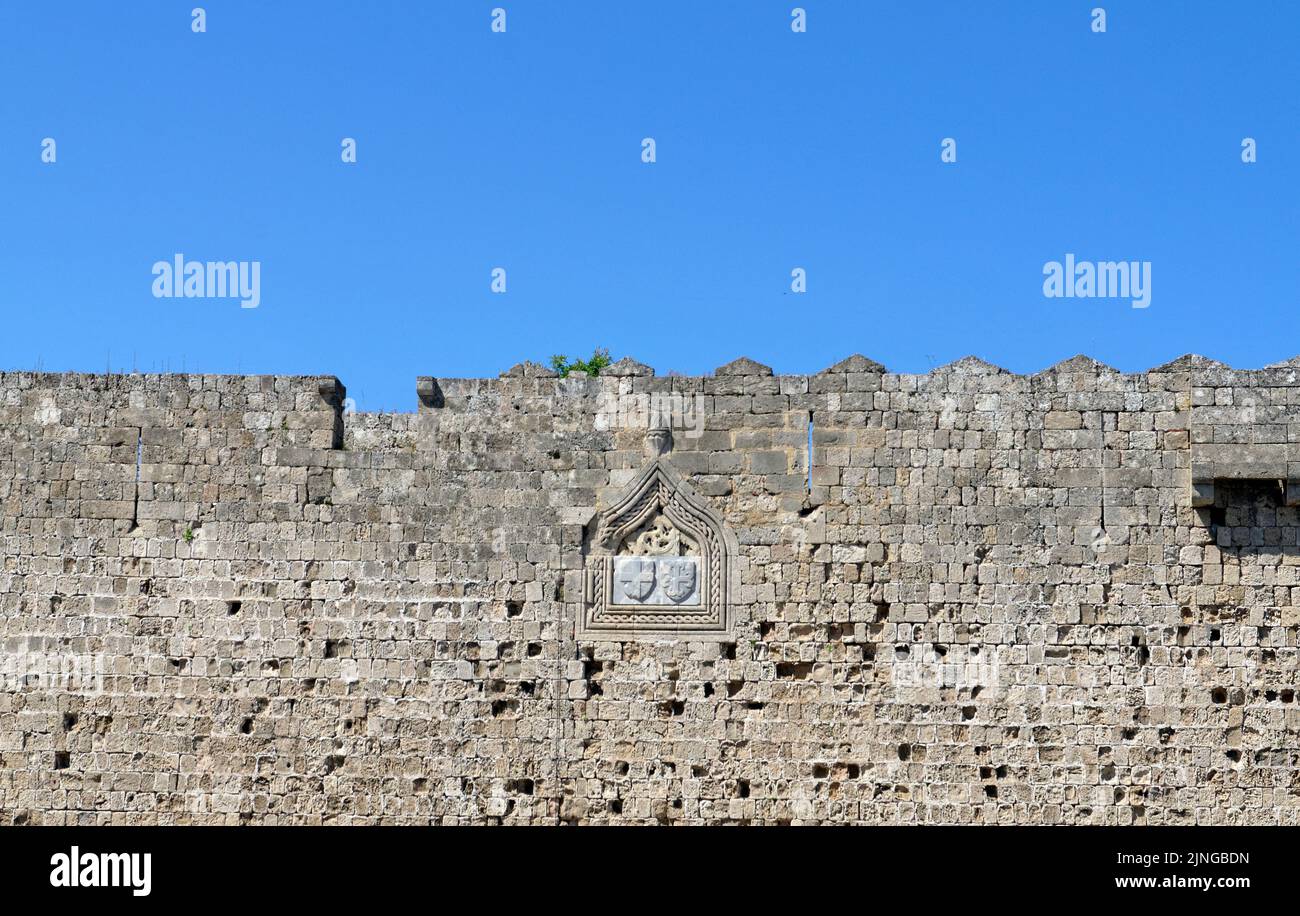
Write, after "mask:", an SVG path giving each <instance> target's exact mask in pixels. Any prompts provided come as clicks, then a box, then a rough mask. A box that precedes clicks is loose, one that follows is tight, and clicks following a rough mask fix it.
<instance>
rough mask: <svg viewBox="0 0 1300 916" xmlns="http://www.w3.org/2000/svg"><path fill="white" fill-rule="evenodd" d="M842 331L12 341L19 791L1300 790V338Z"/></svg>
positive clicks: (831, 813) (975, 807)
mask: <svg viewBox="0 0 1300 916" xmlns="http://www.w3.org/2000/svg"><path fill="white" fill-rule="evenodd" d="M1175 362H1176V363H1177V362H1179V361H1175ZM845 364H847V368H846V369H845V370H843V371H835V372H823V373H818V374H817V375H813V376H807V377H804V376H782V377H779V378H777V377H772V376H771V375H770V370H767V371H766V372H763V371H757V370H755V369H753V368H752V366H750V367H748V368H746V369H745V371H741V372H729V373H720V374H721V375H722V377H720V378H703V379H699V378H681V377H665V378H655V377H650V376H638V377H634V379H632V380H629V379H628V378H627V377H621V376H613V377H608V378H607V377H605V376H604V375H602V376H600V377H598V378H586V377H582V378H578V379H576V380H574V382H573V383H572V384H567V383H562V382H559V381H557V380H554V378H553V376H552V373H551V372H550V370H547V369H545V368H544V367H540V366H535V368H532V369H530V368H528V367H527V366H523V365H521V367H516V370H517V371H515V370H512V373H513V374H508V375H507V377H503V378H495V379H434V378H430V377H426V378H422V379H420V380H419V382H418V383H417V393H418V396H419V408H420V409H419V411H418V412H413V413H395V414H365V413H362V414H353V413H344V412H343V407H342V404H341V398H342V394H343V391H342V385H341V384H338V385H337V387H335V385H334V384H332V383H330V381H329V379H328V378H325V379H322V378H321V377H303V376H295V377H287V376H285V377H282V376H275V377H271V376H252V377H242V376H213V375H181V376H159V375H129V376H123V375H105V376H96V375H73V374H69V375H57V374H41V373H31V372H12V373H0V680H2V681H3V684H2V686H3V690H0V822H5V823H8V822H22V823H32V824H71V823H121V824H127V823H150V824H157V823H181V824H187V823H221V824H227V823H228V824H238V823H244V822H252V823H303V824H310V823H340V824H360V823H409V824H429V823H453V824H454V823H498V822H500V823H520V824H523V823H556V822H557V821H567V822H576V823H606V822H611V823H691V824H696V823H701V824H702V823H789V822H797V823H805V822H806V823H814V822H817V823H1034V824H1038V823H1070V824H1075V823H1088V824H1133V823H1144V824H1166V823H1179V824H1195V823H1205V824H1212V823H1254V824H1288V825H1295V824H1297V823H1300V798H1297V796H1296V794H1295V791H1294V788H1293V783H1294V778H1293V776H1294V773H1293V770H1294V766H1293V762H1294V760H1295V759H1296V758H1297V756H1298V755H1300V727H1297V716H1298V715H1300V705H1297V700H1296V684H1295V671H1296V665H1297V658H1298V657H1300V573H1298V572H1297V570H1300V566H1297V563H1296V558H1297V547H1296V545H1297V544H1300V509H1298V508H1297V503H1300V445H1296V444H1295V443H1300V379H1297V378H1296V375H1297V372H1296V368H1295V367H1291V368H1287V367H1283V368H1273V369H1265V370H1232V369H1228V368H1226V367H1224V366H1222V365H1221V364H1216V363H1214V361H1212V360H1206V361H1201V360H1189V361H1186V362H1182V363H1181V364H1180V365H1178V366H1177V368H1176V369H1167V368H1163V367H1162V370H1160V371H1156V370H1152V371H1150V372H1142V373H1137V374H1133V375H1126V374H1122V373H1118V372H1114V371H1101V370H1098V369H1096V368H1095V366H1092V365H1091V364H1079V363H1070V361H1067V364H1063V365H1069V368H1066V369H1062V367H1061V366H1058V367H1056V371H1054V372H1051V373H1047V374H1039V375H1037V376H1022V375H1014V374H1011V373H1007V372H1005V371H1003V370H1000V369H998V368H996V367H992V366H989V365H988V364H986V363H982V361H978V360H963V361H959V362H958V363H957V364H955V365H953V366H949V367H945V368H944V369H941V370H935V371H934V372H931V373H928V374H925V375H911V374H891V373H887V372H879V371H875V370H866V369H864V368H863V367H862V364H861V363H859V362H857V361H856V360H854V359H850V360H847V361H845V363H842V364H840V365H845ZM724 368H725V367H724ZM763 368H765V367H760V369H763ZM537 370H541V371H537ZM656 396H657V397H660V398H661V399H665V402H667V400H668V399H669V397H670V396H675V397H676V400H675V401H672V402H671V403H672V404H674V405H676V406H675V407H674V408H673V409H672V410H668V411H662V410H660V411H656V410H650V409H647V408H648V406H649V405H650V403H651V402H650V399H652V398H653V397H656ZM683 396H686V397H687V398H688V400H687V401H683V400H682V397H683ZM637 398H640V399H641V401H636V400H635V399H637ZM620 399H624V400H620ZM642 401H644V402H645V403H642ZM665 415H667V416H669V420H668V421H667V422H668V423H669V424H670V425H672V433H671V435H665V434H663V433H653V434H650V430H649V429H648V428H647V427H648V426H649V425H651V424H652V422H653V423H654V424H656V426H655V428H656V429H658V428H659V427H660V426H661V425H662V424H663V423H664V422H665V421H663V420H662V417H663V416H665ZM810 416H811V417H815V428H814V431H813V443H812V450H811V456H810V455H809V451H808V431H809V427H808V423H809V418H810ZM651 418H655V419H653V421H652V419H651ZM598 419H599V422H598ZM809 457H811V465H812V466H811V468H810V467H809ZM661 462H662V463H663V464H662V467H663V468H665V470H664V471H663V473H662V475H661V476H659V477H656V476H654V474H653V473H652V471H651V469H653V468H654V467H656V466H659V463H661ZM647 475H648V476H647ZM679 487H681V488H682V489H681V490H680V491H679V489H678V488H679ZM679 492H681V493H688V492H689V493H690V494H691V499H690V500H684V499H675V496H676V495H677V494H678V493H679ZM664 519H666V520H667V522H668V523H667V524H663V523H662V520H664ZM710 551H712V553H710ZM628 557H641V558H645V559H646V561H647V562H649V561H650V560H653V562H654V564H655V565H654V569H653V576H654V579H653V583H652V591H650V592H648V593H647V598H646V599H645V600H643V601H640V602H637V601H632V602H624V601H623V598H624V597H626V595H625V594H623V595H620V598H619V601H616V602H614V604H615V608H614V611H615V614H614V616H613V617H612V618H610V619H609V621H606V622H608V623H609V626H607V627H604V628H602V627H601V626H600V625H599V624H601V623H602V621H601V620H600V619H597V618H598V617H599V615H598V614H597V615H596V617H592V616H591V614H592V612H593V608H595V607H596V605H597V604H598V602H597V600H596V596H597V594H598V592H597V589H596V583H597V579H598V577H597V576H596V575H595V573H596V572H597V571H598V569H599V568H600V567H601V564H605V563H608V564H609V568H612V567H614V566H615V565H616V564H619V565H622V564H624V563H626V562H627V560H626V558H628ZM661 561H662V562H663V566H662V569H661V567H660V565H659V564H660V563H661ZM661 577H662V578H661ZM723 584H725V586H726V593H725V595H723V594H722V593H721V592H720V591H717V590H716V589H717V588H718V587H719V586H721V585H723ZM665 586H666V589H667V590H665ZM656 588H657V589H659V591H658V592H656V591H654V590H653V589H656ZM674 596H676V597H674ZM715 596H716V598H715ZM706 606H707V607H708V608H709V610H708V611H707V612H706V611H705V610H704V609H705V608H706ZM697 607H698V608H700V609H701V610H700V616H699V617H698V618H692V617H691V616H690V614H689V613H686V612H687V611H690V610H693V609H695V608H697ZM661 609H666V610H661ZM679 611H680V612H682V614H681V616H680V617H679V619H678V620H677V621H672V620H669V621H668V622H667V623H664V622H663V621H664V619H666V618H661V619H660V620H659V621H658V622H656V621H653V620H651V619H649V618H647V617H637V616H635V615H636V614H642V613H651V612H662V613H669V612H674V613H675V612H679ZM624 612H628V613H630V614H632V615H633V616H626V615H625V616H621V617H620V616H619V614H623V613H624ZM715 614H716V616H713V615H715ZM584 615H585V616H584ZM646 623H651V624H653V625H652V626H649V627H647V626H644V624H646ZM656 627H657V631H656Z"/></svg>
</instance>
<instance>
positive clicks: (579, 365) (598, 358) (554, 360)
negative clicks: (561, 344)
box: [551, 347, 613, 378]
mask: <svg viewBox="0 0 1300 916" xmlns="http://www.w3.org/2000/svg"><path fill="white" fill-rule="evenodd" d="M612 362H613V360H611V359H610V358H609V350H607V349H605V348H604V347H598V348H597V349H596V351H595V352H594V353H592V354H591V359H588V360H585V361H584V360H581V359H574V360H570V359H569V358H568V357H567V356H565V355H564V354H562V353H557V354H555V355H554V356H552V357H551V368H552V369H554V370H555V371H556V372H558V373H559V374H560V377H561V378H566V377H568V375H569V373H570V372H585V373H587V374H588V375H600V370H601V369H604V368H605V367H606V366H608V365H609V364H610V363H612Z"/></svg>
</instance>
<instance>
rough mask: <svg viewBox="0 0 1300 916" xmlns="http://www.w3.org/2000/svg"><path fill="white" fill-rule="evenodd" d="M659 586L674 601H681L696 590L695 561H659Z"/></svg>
mask: <svg viewBox="0 0 1300 916" xmlns="http://www.w3.org/2000/svg"><path fill="white" fill-rule="evenodd" d="M658 572H659V587H660V588H661V589H663V593H664V594H665V595H667V596H668V597H669V598H671V599H672V600H673V601H681V600H682V599H684V598H687V597H689V596H690V595H691V593H692V592H694V591H695V561H694V560H693V559H685V558H683V559H674V560H660V561H659V570H658Z"/></svg>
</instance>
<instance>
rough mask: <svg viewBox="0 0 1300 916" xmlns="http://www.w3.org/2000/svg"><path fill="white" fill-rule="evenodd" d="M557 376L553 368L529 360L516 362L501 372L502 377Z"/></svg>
mask: <svg viewBox="0 0 1300 916" xmlns="http://www.w3.org/2000/svg"><path fill="white" fill-rule="evenodd" d="M558 376H559V373H558V372H556V371H555V370H554V369H551V368H549V367H548V366H543V365H542V364H541V363H534V362H531V361H529V360H524V361H523V362H522V363H516V364H515V365H513V366H511V367H510V368H509V369H507V370H506V371H505V372H502V373H501V377H502V378H557V377H558Z"/></svg>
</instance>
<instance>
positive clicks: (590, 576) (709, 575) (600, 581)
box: [578, 458, 737, 640]
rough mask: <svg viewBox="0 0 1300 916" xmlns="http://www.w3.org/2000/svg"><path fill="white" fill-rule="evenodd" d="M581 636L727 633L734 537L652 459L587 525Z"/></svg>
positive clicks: (671, 472)
mask: <svg viewBox="0 0 1300 916" xmlns="http://www.w3.org/2000/svg"><path fill="white" fill-rule="evenodd" d="M589 532H590V537H589V541H588V545H587V546H588V551H587V561H586V568H585V570H584V576H585V589H584V600H583V607H582V613H581V615H580V618H579V626H578V629H579V636H580V637H585V638H589V639H620V640H621V639H644V638H666V637H673V636H681V637H683V638H692V639H718V640H729V639H730V638H731V636H730V631H731V615H730V609H729V605H728V598H729V595H730V592H731V578H732V569H731V567H732V561H733V559H734V557H735V556H736V553H737V550H736V545H735V539H734V538H733V537H732V536H731V534H730V533H729V532H728V531H726V529H725V528H724V527H723V525H722V522H721V520H720V519H719V518H718V517H717V516H716V515H715V514H714V513H713V511H712V510H711V509H710V508H709V507H708V506H707V505H706V504H705V503H704V501H703V500H702V499H701V498H700V497H699V496H697V495H696V494H695V493H694V492H693V491H692V490H691V488H690V487H689V486H688V485H687V484H686V482H685V481H683V480H682V479H681V478H680V477H679V476H678V475H677V473H676V471H674V470H673V468H672V467H671V466H670V465H669V464H668V462H667V459H665V458H657V459H655V460H653V461H651V462H650V464H649V465H647V467H646V468H645V469H644V470H643V471H642V472H641V474H640V475H639V476H638V477H637V479H636V480H635V481H634V482H633V483H632V485H631V486H630V487H629V488H628V490H627V491H626V492H625V493H624V495H623V496H622V497H621V498H620V499H619V500H618V501H617V502H615V503H614V505H612V506H611V507H610V508H609V509H607V510H606V511H604V512H602V513H601V514H600V515H598V516H597V517H596V518H595V519H594V520H593V522H592V525H591V526H589Z"/></svg>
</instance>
